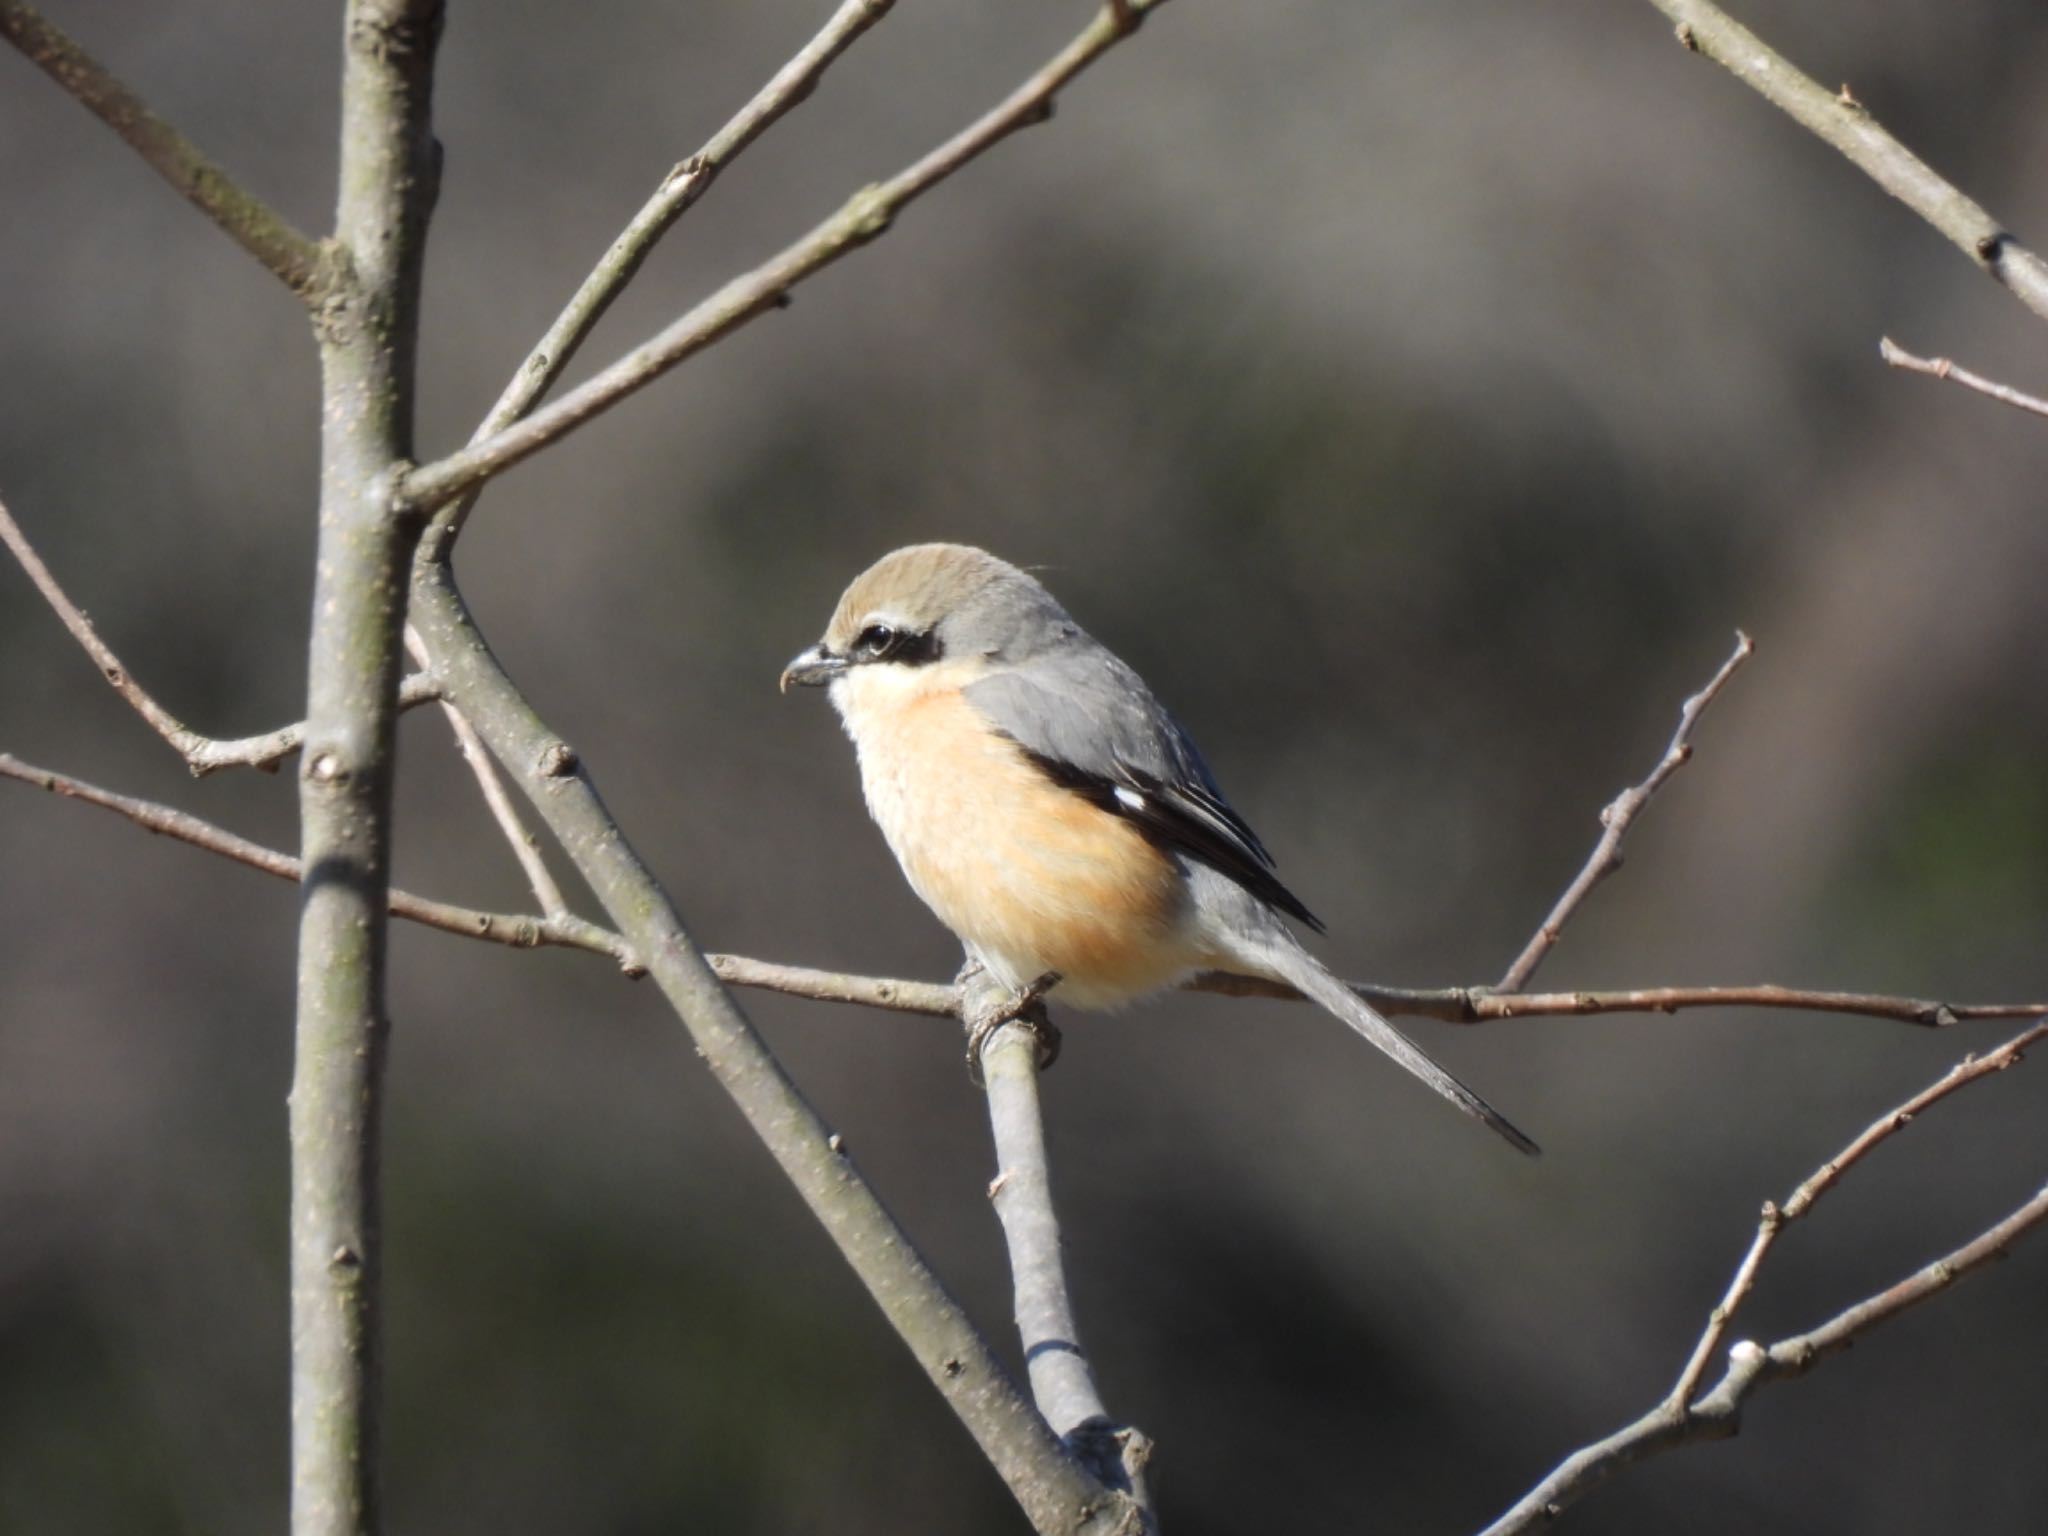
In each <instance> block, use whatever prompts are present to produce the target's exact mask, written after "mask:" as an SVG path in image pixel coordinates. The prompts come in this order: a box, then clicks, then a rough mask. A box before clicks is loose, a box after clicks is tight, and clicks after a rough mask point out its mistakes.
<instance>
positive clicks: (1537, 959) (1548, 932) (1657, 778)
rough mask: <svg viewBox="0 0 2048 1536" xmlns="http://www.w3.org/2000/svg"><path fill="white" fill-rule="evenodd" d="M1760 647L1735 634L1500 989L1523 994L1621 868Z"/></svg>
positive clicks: (1609, 814)
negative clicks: (1625, 850) (1703, 727)
mask: <svg viewBox="0 0 2048 1536" xmlns="http://www.w3.org/2000/svg"><path fill="white" fill-rule="evenodd" d="M1755 650H1756V647H1755V646H1754V645H1752V644H1751V643H1750V638H1749V636H1747V635H1745V634H1744V633H1743V632H1742V631H1741V630H1739V629H1738V630H1737V631H1736V632H1735V650H1734V652H1733V654H1731V655H1730V656H1729V658H1728V659H1727V660H1726V661H1724V662H1722V663H1721V670H1720V671H1718V672H1716V673H1715V674H1714V675H1713V677H1711V678H1710V679H1708V681H1707V686H1706V687H1704V688H1702V689H1701V690H1700V691H1699V692H1698V693H1696V694H1694V695H1693V696H1692V697H1691V698H1689V699H1687V700H1686V701H1685V704H1684V706H1683V707H1682V708H1681V709H1680V710H1679V711H1678V729H1677V731H1675V732H1674V733H1673V734H1672V737H1671V745H1670V746H1668V747H1666V748H1665V749H1664V756H1663V758H1662V759H1661V760H1659V762H1658V764H1657V766H1656V767H1655V768H1653V769H1651V770H1650V776H1649V777H1648V778H1647V779H1645V780H1643V782H1642V783H1640V784H1638V785H1636V786H1635V787H1634V788H1633V789H1625V790H1623V791H1622V792H1621V793H1620V794H1619V795H1618V796H1616V797H1615V799H1614V801H1613V802H1612V803H1611V804H1610V805H1609V806H1608V807H1607V808H1606V809H1605V810H1603V811H1602V812H1601V813H1600V825H1601V826H1602V827H1603V828H1605V829H1606V830H1605V831H1603V832H1602V833H1601V835H1600V841H1599V842H1597V843H1595V844H1594V845H1593V853H1592V856H1591V857H1590V858H1588V859H1587V860H1586V867H1585V868H1584V869H1581V870H1580V871H1579V874H1578V878H1577V879H1575V880H1574V881H1572V883H1571V884H1570V885H1569V886H1567V887H1566V888H1565V893H1564V894H1563V895H1562V896H1560V897H1559V898H1558V899H1557V905H1556V906H1554V907H1552V908H1551V909H1550V915H1549V916H1548V917H1546V918H1544V919H1543V925H1542V927H1540V928H1538V929H1537V930H1536V933H1535V936H1534V937H1532V938H1531V939H1530V940H1529V942H1528V945H1527V946H1526V947H1525V948H1524V949H1523V950H1522V952H1521V954H1519V955H1518V956H1516V957H1515V963H1514V964H1513V965H1511V966H1509V967H1508V970H1507V974H1506V975H1505V976H1503V977H1501V979H1500V986H1499V987H1498V989H1497V990H1499V991H1501V992H1519V991H1521V990H1522V988H1523V987H1525V986H1527V985H1528V983H1529V978H1530V977H1531V976H1534V975H1535V974H1536V967H1537V966H1539V965H1541V964H1542V963H1543V957H1544V956H1545V955H1547V954H1549V953H1550V951H1551V950H1552V949H1553V948H1554V947H1555V946H1556V944H1557V941H1558V939H1559V937H1560V936H1561V935H1562V934H1563V933H1564V925H1565V924H1566V923H1568V922H1570V921H1571V919H1572V914H1573V913H1574V912H1576V911H1578V909H1579V904H1580V903H1581V902H1583V901H1584V900H1585V899H1586V898H1587V897H1588V896H1589V895H1591V894H1592V892H1593V887H1594V886H1596V885H1598V884H1599V883H1600V882H1601V881H1602V880H1605V879H1606V878H1607V877H1608V876H1609V875H1611V874H1613V873H1614V872H1615V871H1616V870H1617V869H1619V868H1621V844H1622V840H1623V839H1624V838H1626V837H1627V836H1628V829H1629V824H1630V823H1631V822H1633V821H1634V820H1635V819H1636V816H1637V814H1638V813H1639V812H1641V810H1642V808H1643V807H1644V806H1646V805H1648V804H1649V803H1650V797H1651V796H1652V795H1654V794H1656V793H1657V791H1658V790H1660V789H1662V788H1663V787H1664V781H1665V780H1666V779H1668V778H1670V777H1671V775H1673V774H1674V773H1676V772H1678V770H1679V769H1680V768H1683V767H1684V766H1685V765H1686V763H1687V761H1688V760H1690V759H1691V757H1692V733H1693V727H1694V726H1696V725H1698V724H1699V719H1700V716H1701V715H1703V714H1705V713H1706V709H1707V706H1708V705H1709V704H1712V703H1713V702H1714V700H1715V699H1716V698H1717V697H1719V696H1720V692H1721V690H1722V689H1723V688H1725V687H1726V686H1727V685H1728V679H1729V678H1731V677H1733V676H1734V675H1735V671H1736V669H1737V668H1738V667H1740V666H1741V665H1742V664H1743V663H1744V662H1745V661H1747V660H1749V658H1750V656H1751V654H1752V653H1753V652H1754V651H1755Z"/></svg>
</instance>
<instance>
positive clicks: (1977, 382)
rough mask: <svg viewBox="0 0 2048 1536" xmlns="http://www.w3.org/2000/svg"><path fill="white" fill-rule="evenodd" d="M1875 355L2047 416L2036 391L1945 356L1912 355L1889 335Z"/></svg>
mask: <svg viewBox="0 0 2048 1536" xmlns="http://www.w3.org/2000/svg"><path fill="white" fill-rule="evenodd" d="M1877 355H1878V356H1879V357H1881V358H1883V359H1884V360H1885V361H1886V362H1887V363H1889V364H1891V365H1892V367H1894V368H1903V369H1905V370H1906V371H1907V372H1908V373H1925V374H1929V375H1931V376H1932V377H1934V378H1937V379H1947V380H1948V381H1949V382H1950V383H1953V384H1960V385H1962V386H1963V387H1964V388H1966V389H1974V390H1976V391H1977V393H1978V394H1980V395H1989V396H1990V397H1991V398H1992V399H1994V400H2002V401H2004V402H2005V403H2006V404H2007V405H2010V406H2012V407H2014V408H2015V409H2017V410H2022V411H2031V412H2032V413H2033V414H2034V415H2036V416H2048V400H2043V399H2041V398H2040V397H2039V396H2038V395H2027V394H2022V393H2020V391H2018V390H2016V389H2014V388H2013V387H2012V386H2011V385H2010V384H2000V383H1999V382H1997V380H1995V379H1987V378H1985V377H1984V376H1983V375H1982V374H1980V373H1972V372H1970V370H1969V369H1967V368H1964V367H1961V366H1959V365H1958V364H1956V363H1954V362H1951V361H1950V360H1949V359H1948V358H1945V357H1915V356H1914V355H1913V354H1912V353H1911V352H1908V351H1906V350H1905V349H1904V348H1903V347H1901V346H1899V345H1898V344H1897V343H1896V342H1894V341H1893V340H1892V339H1891V337H1889V336H1885V337H1881V338H1880V339H1879V341H1878V343H1877Z"/></svg>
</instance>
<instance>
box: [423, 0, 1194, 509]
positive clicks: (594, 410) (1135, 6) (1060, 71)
mask: <svg viewBox="0 0 2048 1536" xmlns="http://www.w3.org/2000/svg"><path fill="white" fill-rule="evenodd" d="M1164 3H1165V0H1144V3H1142V4H1141V3H1140V0H1124V3H1121V4H1111V5H1105V6H1104V8H1103V9H1102V10H1101V11H1099V12H1098V13H1097V15H1096V17H1095V19H1094V20H1093V21H1092V22H1090V23H1089V25H1088V26H1087V28H1086V29H1085V30H1084V31H1083V32H1082V33H1081V34H1080V36H1078V37H1077V38H1075V39H1074V41H1073V42H1072V43H1070V44H1069V45H1068V46H1067V47H1066V48H1064V49H1062V50H1061V51H1060V53H1059V54H1057V55H1056V56H1055V57H1054V58H1053V59H1051V60H1050V61H1049V62H1048V63H1047V64H1046V65H1045V66H1044V67H1043V68H1041V69H1040V70H1038V71H1037V72H1036V73H1035V74H1033V75H1032V76H1031V77H1030V78H1029V79H1028V80H1026V81H1025V82H1024V83H1023V84H1022V85H1021V86H1019V87H1018V88H1017V89H1016V90H1015V91H1013V92H1012V93H1011V94H1010V96H1009V97H1008V98H1007V99H1005V100H1004V101H1003V102H1002V103H1001V104H999V105H998V106H996V107H994V108H993V109H991V110H990V111H989V112H987V113H985V114H983V115H982V116H981V117H980V118H978V119H976V120H975V121H974V122H973V123H971V124H969V125H968V126H967V127H966V128H964V129H962V130H961V131H960V132H959V133H957V134H955V135H954V136H953V137H952V138H950V139H948V140H947V141H946V142H945V143H943V144H941V145H939V146H938V147H937V148H936V149H934V150H932V151H931V152H930V153H929V154H927V155H926V156H925V157H924V158H923V159H921V160H919V161H917V162H916V163H915V164H913V165H910V166H908V167H906V168H905V169H903V170H902V171H899V172H898V173H897V174H896V175H894V176H892V177H891V178H889V179H888V180H887V181H884V182H880V183H877V184H876V185H874V186H870V187H865V188H863V189H862V190H861V191H859V192H857V193H855V194H854V195H853V197H852V198H851V199H849V200H848V202H847V203H846V205H845V206H844V207H843V208H841V209H840V210H839V212H837V213H836V214H834V215H833V216H832V217H831V218H829V219H827V220H825V222H824V223H822V224H820V225H818V226H817V228H815V229H813V230H812V231H811V232H810V233H809V234H807V235H805V236H804V237H803V238H801V239H800V240H798V241H796V242H795V243H794V244H793V245H790V246H788V247H786V248H785V249H783V250H782V251H781V252H780V253H779V254H777V255H775V256H773V257H770V258H769V259H768V260H767V261H765V262H763V263H762V264H761V265H760V266H758V267H756V268H755V269H754V270H753V271H751V272H748V273H745V274H743V275H742V276H740V277H737V278H734V279H733V280H732V281H730V282H728V283H727V284H726V285H725V286H724V287H722V288H720V289H719V290H718V291H717V292H716V293H714V294H712V295H711V296H710V297H709V298H708V299H705V300H704V301H703V302H702V303H700V304H698V305H697V306H696V307H695V308H694V309H691V310H690V311H688V312H687V313H686V314H684V315H683V316H682V317H681V318H680V319H678V320H676V321H675V322H673V323H672V324H671V325H670V326H669V327H668V328H667V329H666V330H664V331H662V332H661V334H659V335H658V336H656V337H655V338H654V339H653V340H651V341H649V342H647V343H646V344H645V345H643V346H640V347H636V348H635V349H634V350H633V351H631V352H629V353H627V354H626V355H625V356H624V357H622V358H620V359H619V360H618V361H617V362H615V363H613V364H612V365H611V366H610V367H608V368H606V369H604V370H603V371H602V372H601V373H599V374H597V375H596V376H595V377H593V378H591V379H589V380H587V381H585V382H584V383H583V384H581V385H579V386H578V387H577V388H575V389H573V390H571V391H570V392H569V393H568V394H566V395H564V396H562V397H561V398H560V399H559V400H557V401H555V403H554V404H553V405H550V406H546V407H544V408H543V409H541V410H538V411H536V412H534V413H533V414H532V415H530V416H527V417H525V418H524V419H523V420H521V421H519V422H517V423H516V424H514V425H512V426H508V427H506V428H505V429H504V430H502V431H500V432H495V433H493V434H491V435H490V436H488V437H486V438H484V439H483V440H482V441H481V442H476V443H472V444H471V445H470V446H469V447H467V448H464V449H462V450H460V451H459V452H456V453H452V454H450V455H449V456H448V457H446V458H444V459H441V460H438V461H436V462H434V463H430V464H423V465H421V466H420V467H418V468H417V469H415V470H413V471H412V472H411V473H410V474H408V475H407V476H406V477H405V478H404V480H403V481H401V482H400V484H399V486H398V489H397V494H398V496H399V498H400V499H401V501H402V502H403V503H404V504H406V505H407V506H409V507H411V508H413V509H414V510H419V511H425V510H429V509H432V508H434V507H438V506H440V505H441V504H442V503H444V502H446V501H448V500H450V499H451V498H453V497H456V496H460V495H462V494H463V493H464V492H466V491H468V490H470V489H471V488H472V487H474V486H477V485H480V484H482V483H483V482H484V481H485V480H487V479H488V478H490V477H491V476H492V475H495V474H498V473H500V472H501V471H503V470H505V469H508V468H510V467H511V466H512V465H514V464H517V463H518V462H519V461H520V460H522V459H524V458H526V457H527V456H528V455H530V454H533V453H535V452H538V451H539V450H540V449H542V448H544V447H546V446H547V445H548V444H549V443H551V442H554V441H555V440H556V439H557V438H560V437H562V436H564V435H566V434H567V433H569V432H570V431H572V430H574V429H575V428H576V427H578V426H580V425H582V424H583V423H584V422H586V421H588V420H589V419H590V418H591V417H593V416H595V415H597V414H598V413H599V412H601V411H603V410H606V409H607V408H609V407H610V406H613V405H615V404H617V403H618V402H619V401H620V400H623V399H624V398H625V397H626V396H628V395H630V394H632V393H634V392H635V391H637V390H639V389H642V388H644V387H645V386H646V385H648V384H650V383H652V382H653V381H654V380H655V379H657V378H659V377H661V376H662V375H663V374H664V373H667V372H668V371H669V370H670V369H671V368H674V367H675V366H676V365H677V364H678V363H681V362H683V361H684V360H685V359H686V358H689V357H691V356H692V355H694V354H695V353H697V352H701V351H702V350H703V349H704V348H706V347H708V346H710V345H711V344H712V343H713V342H715V341H718V340H720V339H721V338H722V337H724V336H726V335H727V334H729V333H730V332H732V331H734V330H737V329H738V328H739V327H740V326H742V325H745V324H746V323H747V322H748V321H749V320H752V319H754V318H755V317H756V316H758V315H761V314H764V313H766V312H767V311H769V310H771V309H774V308H777V307H779V306H780V305H781V304H782V303H784V302H785V301H786V299H787V296H788V294H789V291H790V289H792V288H793V287H795V286H796V285H797V284H798V283H800V282H802V281H803V280H804V279H805V278H807V277H810V276H811V275H812V274H813V273H816V272H818V271H820V270H822V269H823V268H825V267H827V266H830V265H831V264H832V263H833V262H835V261H837V260H838V259H839V258H840V257H842V256H845V255H847V254H849V253H850V252H853V251H856V250H858V249H860V248H861V247H862V246H864V245H867V244H868V243H869V242H871V241H873V240H876V239H878V238H879V237H880V236H881V235H882V234H884V233H885V232H886V231H887V230H888V228H889V226H890V224H891V222H892V221H893V220H894V219H895V217H896V215H897V214H898V213H900V212H901V211H902V210H903V209H904V208H905V207H907V206H908V205H909V204H910V203H912V202H914V201H915V200H916V199H917V198H918V197H920V196H922V195H923V194H924V193H926V192H928V191H930V190H931V189H932V188H933V187H935V186H937V185H938V184H939V183H940V182H942V181H944V180H945V179H946V178H947V177H949V176H951V175H952V174H953V173H954V172H955V171H958V170H959V169H960V168H961V167H963V166H965V165H967V164H968V163H969V162H970V161H972V160H974V159H975V158H977V157H978V156H980V155H981V154H983V153H984V152H986V151H987V150H989V149H991V148H993V147H994V146H995V145H996V144H999V143H1001V142H1002V141H1003V140H1004V139H1006V138H1008V137H1009V136H1010V135H1011V134H1013V133H1015V132H1017V131H1018V130H1019V129H1022V128H1027V127H1030V126H1031V125H1032V124H1034V123H1041V122H1044V121H1045V120H1046V119H1047V118H1048V117H1050V116H1051V110H1052V104H1053V100H1054V98H1055V97H1056V96H1057V95H1058V94H1059V91H1060V89H1061V88H1062V87H1063V86H1065V85H1066V83H1067V82H1068V81H1069V80H1071V79H1073V78H1074V76H1076V75H1078V74H1080V73H1081V71H1083V70H1084V69H1086V68H1087V67H1088V66H1089V65H1090V64H1092V63H1094V62H1095V61H1096V60H1097V59H1099V58H1100V57H1102V55H1103V54H1104V53H1106V52H1108V51H1109V50H1110V49H1111V48H1113V47H1115V46H1116V44H1117V43H1119V42H1120V41H1122V40H1123V39H1124V38H1125V37H1128V36H1129V35H1130V34H1131V33H1132V32H1133V31H1135V30H1136V28H1137V25H1138V23H1139V21H1140V20H1141V19H1142V18H1143V17H1144V16H1145V15H1146V14H1147V13H1148V12H1150V11H1152V10H1155V9H1157V8H1158V6H1160V5H1162V4H1164Z"/></svg>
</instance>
